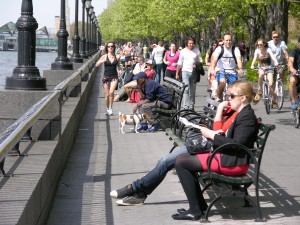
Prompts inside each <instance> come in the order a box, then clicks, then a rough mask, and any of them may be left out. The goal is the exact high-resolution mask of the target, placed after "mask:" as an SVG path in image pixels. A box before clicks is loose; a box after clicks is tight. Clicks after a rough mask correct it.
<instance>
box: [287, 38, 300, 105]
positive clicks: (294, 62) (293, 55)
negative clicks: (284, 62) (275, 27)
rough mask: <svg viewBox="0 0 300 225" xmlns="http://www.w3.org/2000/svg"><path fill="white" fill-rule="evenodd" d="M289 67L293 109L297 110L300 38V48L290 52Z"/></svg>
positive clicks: (299, 45) (299, 41) (299, 42)
mask: <svg viewBox="0 0 300 225" xmlns="http://www.w3.org/2000/svg"><path fill="white" fill-rule="evenodd" d="M288 66H289V69H290V72H291V74H290V97H291V101H292V106H291V109H292V110H295V109H297V106H298V104H299V102H298V101H297V99H296V93H297V89H296V86H297V85H299V77H298V76H296V74H297V70H299V69H300V37H299V38H298V48H295V49H293V50H292V51H291V52H290V55H289V60H288Z"/></svg>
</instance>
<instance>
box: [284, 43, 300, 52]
mask: <svg viewBox="0 0 300 225" xmlns="http://www.w3.org/2000/svg"><path fill="white" fill-rule="evenodd" d="M287 47H288V51H291V50H292V49H294V48H298V44H297V43H288V45H287Z"/></svg>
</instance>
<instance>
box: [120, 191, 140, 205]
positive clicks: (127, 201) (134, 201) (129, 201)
mask: <svg viewBox="0 0 300 225" xmlns="http://www.w3.org/2000/svg"><path fill="white" fill-rule="evenodd" d="M145 199H146V196H145V194H144V193H135V194H134V195H132V196H127V197H125V198H123V199H121V200H118V201H116V203H117V204H118V205H143V204H144V202H145Z"/></svg>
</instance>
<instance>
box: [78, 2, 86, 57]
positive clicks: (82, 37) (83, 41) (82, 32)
mask: <svg viewBox="0 0 300 225" xmlns="http://www.w3.org/2000/svg"><path fill="white" fill-rule="evenodd" d="M81 2H82V24H81V39H80V56H81V57H82V58H88V56H87V55H86V51H85V45H86V44H85V42H86V39H85V0H82V1H81Z"/></svg>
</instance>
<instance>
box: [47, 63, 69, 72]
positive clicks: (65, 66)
mask: <svg viewBox="0 0 300 225" xmlns="http://www.w3.org/2000/svg"><path fill="white" fill-rule="evenodd" d="M51 70H73V63H70V62H54V63H52V64H51Z"/></svg>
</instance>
